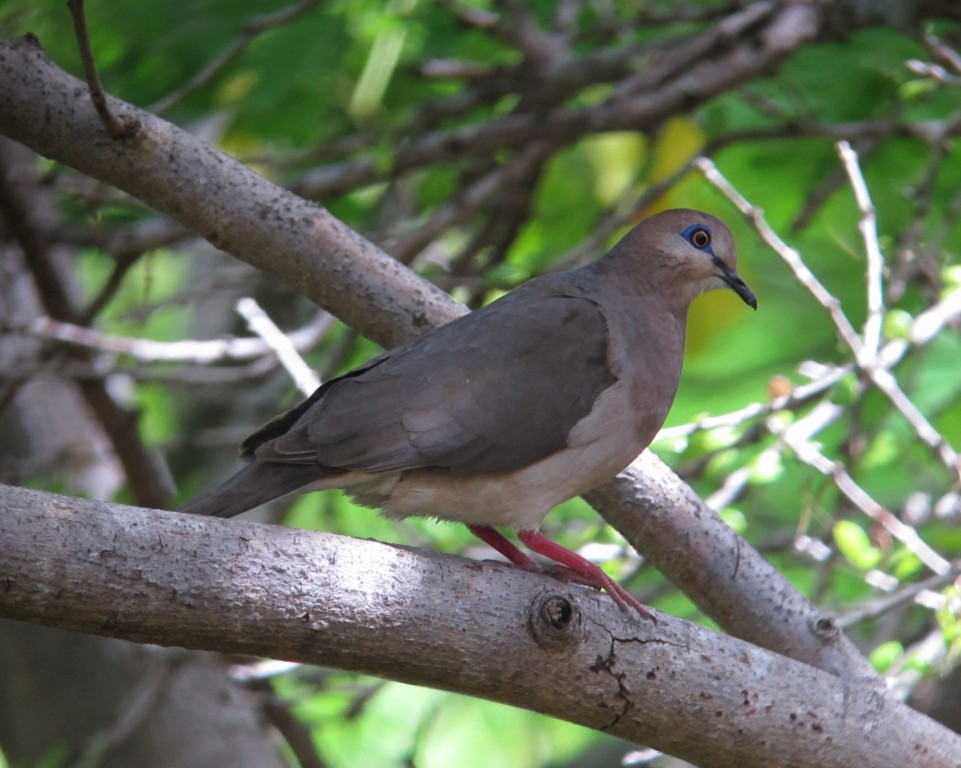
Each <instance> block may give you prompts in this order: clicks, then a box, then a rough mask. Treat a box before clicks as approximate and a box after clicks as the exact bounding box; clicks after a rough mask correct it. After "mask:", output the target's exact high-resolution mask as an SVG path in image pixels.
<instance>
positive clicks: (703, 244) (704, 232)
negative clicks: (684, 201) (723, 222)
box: [684, 226, 711, 251]
mask: <svg viewBox="0 0 961 768" xmlns="http://www.w3.org/2000/svg"><path fill="white" fill-rule="evenodd" d="M684 237H685V238H686V239H687V241H688V242H689V243H690V244H691V245H693V246H694V247H695V248H697V249H699V250H702V251H706V250H707V249H708V248H710V246H711V230H709V229H708V228H707V227H699V226H696V227H691V228H690V229H688V230H685V232H684Z"/></svg>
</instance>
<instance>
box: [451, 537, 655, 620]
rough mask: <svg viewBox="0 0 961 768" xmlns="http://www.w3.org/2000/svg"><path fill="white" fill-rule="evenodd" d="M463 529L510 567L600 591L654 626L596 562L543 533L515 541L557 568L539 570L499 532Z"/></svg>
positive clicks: (636, 603)
mask: <svg viewBox="0 0 961 768" xmlns="http://www.w3.org/2000/svg"><path fill="white" fill-rule="evenodd" d="M467 527H468V528H469V529H470V531H471V533H473V534H474V535H475V536H477V538H479V539H481V540H482V541H484V542H485V543H487V544H488V545H490V546H491V547H493V548H494V549H496V550H497V551H498V552H500V553H501V554H502V555H503V556H504V557H506V558H507V559H508V560H510V561H511V562H512V563H513V564H514V565H516V566H518V567H520V568H524V569H525V570H528V571H548V572H550V573H551V574H553V575H557V576H560V577H561V578H564V579H566V580H568V581H573V582H576V583H578V584H583V585H585V586H588V587H593V588H594V589H597V590H603V591H605V592H607V594H609V595H610V596H611V599H612V600H613V601H614V602H615V603H617V605H618V607H619V608H620V609H621V610H622V611H626V610H627V609H628V607H630V608H633V609H634V610H635V611H637V613H638V614H639V615H640V616H641V617H642V618H645V619H650V620H651V621H653V622H654V623H655V624H656V623H657V619H656V618H655V617H654V614H652V613H651V612H650V611H649V610H647V608H645V607H644V605H643V604H642V603H640V602H639V601H638V600H637V599H636V598H635V597H634V596H633V595H631V594H630V592H628V591H627V590H626V589H624V587H622V586H621V585H620V584H618V583H617V582H616V581H614V579H612V578H611V577H610V576H608V575H607V574H606V573H604V571H603V570H601V568H600V567H599V566H598V565H597V564H596V563H592V562H591V561H590V560H587V559H586V558H583V557H581V556H580V555H579V554H577V553H576V552H571V551H570V550H569V549H565V548H564V547H562V546H561V545H560V544H557V543H555V542H553V541H551V540H550V539H548V538H547V537H545V536H544V535H543V534H541V533H538V532H537V531H518V532H517V538H519V539H520V540H521V541H522V542H524V544H526V545H527V547H528V548H529V549H531V550H532V551H534V552H537V553H538V554H539V555H543V556H544V557H546V558H549V559H550V560H553V561H555V562H557V563H560V566H554V567H552V568H541V567H540V566H538V565H537V563H536V562H534V561H533V560H532V559H531V558H530V557H528V556H527V555H525V554H524V553H523V552H522V551H521V550H520V549H518V548H517V547H516V546H514V544H512V543H511V542H510V541H509V540H508V539H506V538H505V537H504V536H503V535H502V534H501V533H499V532H498V531H496V530H494V529H493V528H491V527H490V526H488V525H468V526H467Z"/></svg>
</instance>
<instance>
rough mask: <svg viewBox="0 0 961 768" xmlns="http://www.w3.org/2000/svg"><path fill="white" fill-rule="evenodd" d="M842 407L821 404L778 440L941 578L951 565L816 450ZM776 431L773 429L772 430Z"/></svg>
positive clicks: (845, 470)
mask: <svg viewBox="0 0 961 768" xmlns="http://www.w3.org/2000/svg"><path fill="white" fill-rule="evenodd" d="M842 411H843V409H842V408H841V406H839V405H837V404H835V403H829V402H822V403H819V404H818V405H817V407H815V409H814V410H813V411H811V413H809V414H808V415H807V416H805V417H804V418H803V419H799V420H798V421H796V422H794V424H792V425H791V426H789V427H787V428H786V429H783V430H781V431H780V433H779V437H780V438H781V440H783V441H784V443H785V445H787V446H788V447H789V448H790V449H791V450H792V451H794V453H795V455H797V457H798V458H799V459H800V460H801V461H802V462H804V463H805V464H807V465H808V466H810V467H813V468H814V469H816V470H817V471H818V472H820V473H821V474H822V475H825V476H827V477H830V478H831V479H832V480H834V484H835V485H836V486H837V489H838V490H839V491H840V492H841V493H842V494H843V495H844V496H845V497H846V498H847V499H848V501H850V502H851V503H852V504H854V506H855V507H857V508H858V509H860V510H861V511H862V512H863V513H864V514H866V515H867V516H868V517H870V518H871V519H872V520H874V521H875V522H877V523H878V524H879V525H881V527H883V528H884V529H885V530H886V531H887V532H888V533H890V534H891V535H892V536H893V537H894V538H895V539H897V540H898V541H900V542H901V543H902V544H904V546H905V547H907V548H908V550H909V551H911V552H913V553H914V554H915V555H916V556H917V557H918V559H919V560H920V561H921V562H922V563H924V564H925V565H926V566H927V567H928V568H930V569H931V570H932V571H934V572H935V573H936V574H938V575H944V574H946V573H948V572H949V571H950V569H951V564H950V563H949V562H948V561H947V560H945V559H944V558H943V557H941V555H939V554H938V553H937V552H935V551H934V550H933V549H932V548H931V547H930V546H928V544H926V543H925V542H924V540H923V539H922V538H921V537H920V536H919V535H918V532H917V531H916V530H915V529H914V528H912V527H911V526H909V525H907V524H905V523H903V522H901V520H899V519H898V518H897V517H896V516H895V515H893V514H891V512H889V511H888V510H887V509H885V508H884V507H883V506H882V505H881V504H880V503H879V502H877V501H876V500H875V499H874V498H872V497H871V495H870V494H869V493H868V492H867V491H865V490H864V489H863V488H862V487H861V486H860V485H858V483H857V482H856V481H855V480H854V478H853V477H851V475H850V474H849V473H848V471H847V469H846V468H845V467H844V465H843V464H842V463H841V462H838V461H832V460H831V459H829V458H828V457H827V456H825V455H824V454H823V453H821V451H820V450H819V449H818V447H817V445H816V444H815V442H814V441H813V440H812V439H811V438H812V437H814V436H815V435H816V434H817V433H818V432H820V431H821V430H822V429H824V428H825V427H827V426H828V425H829V424H831V423H832V422H833V421H835V420H836V419H837V418H838V417H839V416H840V415H841V413H842ZM775 429H776V427H775Z"/></svg>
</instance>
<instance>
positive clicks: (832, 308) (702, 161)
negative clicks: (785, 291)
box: [694, 157, 862, 359]
mask: <svg viewBox="0 0 961 768" xmlns="http://www.w3.org/2000/svg"><path fill="white" fill-rule="evenodd" d="M694 165H695V166H696V167H697V168H698V170H700V171H701V173H703V174H704V177H705V178H706V179H707V180H708V181H709V182H710V183H711V184H713V185H714V186H715V187H717V189H718V190H720V191H721V192H722V193H723V194H724V196H725V197H727V199H728V200H730V201H731V202H732V203H734V205H735V206H736V207H737V209H738V210H739V211H741V213H743V214H744V215H745V216H747V218H748V219H749V220H750V221H751V222H752V223H753V224H754V227H755V229H756V230H757V232H758V234H759V235H760V237H761V239H762V240H763V241H764V242H765V243H767V244H768V245H769V246H770V247H771V248H773V249H774V251H775V253H777V254H778V256H780V257H781V259H782V260H783V261H784V263H785V264H787V265H788V267H790V269H791V271H792V272H794V275H795V277H797V279H798V280H799V281H800V283H801V284H802V285H803V286H804V287H805V288H807V289H808V291H810V292H811V295H812V296H814V298H815V299H817V301H818V303H819V304H820V305H821V306H823V307H824V308H825V309H827V310H828V312H829V313H830V314H831V319H832V320H833V321H834V325H835V327H836V328H837V330H838V334H839V335H840V336H841V338H842V339H843V340H844V342H845V343H846V344H847V345H848V347H850V349H851V351H852V352H853V353H854V355H855V357H856V358H858V359H860V357H861V347H862V344H861V339H860V338H858V334H857V331H855V330H854V326H853V325H851V321H850V320H848V318H847V316H846V315H845V314H844V311H843V310H842V309H841V302H840V301H838V299H837V297H836V296H834V294H832V293H831V292H830V291H829V290H828V289H827V288H825V287H824V284H823V283H821V281H820V280H818V279H817V277H815V275H814V273H813V272H812V271H811V270H810V269H809V268H808V266H807V265H806V264H805V263H804V262H803V261H802V260H801V254H800V253H799V252H798V251H797V250H795V249H794V248H791V247H790V246H788V244H787V243H785V242H784V241H783V240H782V239H781V238H780V237H778V235H777V233H775V231H774V230H773V229H771V227H770V225H769V224H768V223H767V221H766V220H765V218H764V211H763V210H761V209H760V208H758V207H757V206H755V205H753V204H752V203H750V202H748V200H747V199H746V198H745V197H744V196H743V195H741V193H740V192H738V191H737V190H736V189H735V188H734V185H733V184H731V182H729V181H728V180H727V179H726V178H725V177H724V175H723V174H722V173H721V172H720V171H719V170H718V167H717V166H716V165H715V164H714V162H713V161H712V160H709V159H708V158H706V157H699V158H698V159H697V160H695V161H694Z"/></svg>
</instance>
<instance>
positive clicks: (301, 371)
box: [237, 298, 320, 397]
mask: <svg viewBox="0 0 961 768" xmlns="http://www.w3.org/2000/svg"><path fill="white" fill-rule="evenodd" d="M237 312H239V313H240V315H241V316H242V317H243V318H244V319H245V320H246V321H247V325H248V326H249V327H250V330H252V331H253V332H254V333H256V334H257V335H258V336H260V338H262V339H263V340H264V343H265V344H267V346H269V347H270V348H271V349H272V350H273V351H274V354H276V355H277V359H278V360H279V361H280V364H281V365H282V366H283V367H284V370H285V371H287V373H289V374H290V378H292V379H293V380H294V384H295V385H296V386H297V389H299V390H300V391H301V392H302V393H303V394H304V396H305V397H309V396H310V394H311V393H312V392H313V391H314V390H315V389H317V387H319V386H320V377H319V376H318V375H317V374H316V373H314V371H313V369H312V368H311V367H310V366H309V365H307V363H305V362H304V358H302V357H301V356H300V354H299V353H298V352H297V349H296V348H295V347H294V344H293V342H292V341H291V340H290V338H289V337H288V336H286V335H285V334H284V332H283V331H281V330H280V328H278V327H277V326H276V324H275V323H274V321H273V320H271V319H270V318H269V317H268V316H267V313H266V312H264V310H263V309H261V308H260V305H259V304H258V303H257V302H256V301H254V300H253V299H251V298H244V299H240V301H238V302H237Z"/></svg>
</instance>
